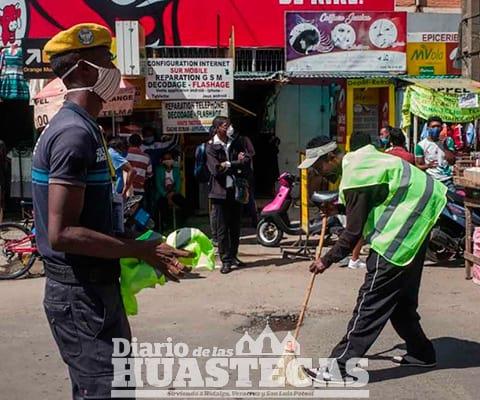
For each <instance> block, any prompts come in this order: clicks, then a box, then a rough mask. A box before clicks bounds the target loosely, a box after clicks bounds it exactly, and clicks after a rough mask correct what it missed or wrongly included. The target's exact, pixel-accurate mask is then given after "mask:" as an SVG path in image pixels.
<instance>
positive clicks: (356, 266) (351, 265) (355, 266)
mask: <svg viewBox="0 0 480 400" xmlns="http://www.w3.org/2000/svg"><path fill="white" fill-rule="evenodd" d="M366 267H367V264H365V263H364V262H363V261H362V260H360V259H358V260H357V261H353V260H352V259H350V261H349V262H348V268H350V269H359V268H366Z"/></svg>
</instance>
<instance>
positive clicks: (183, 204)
mask: <svg viewBox="0 0 480 400" xmlns="http://www.w3.org/2000/svg"><path fill="white" fill-rule="evenodd" d="M172 201H173V204H175V207H177V209H176V210H175V212H176V216H177V217H178V222H179V224H183V223H184V222H185V220H186V219H187V218H188V216H189V215H190V214H191V212H190V204H189V203H188V201H187V199H185V197H183V196H182V195H181V194H180V193H175V194H174V195H173V197H172ZM158 209H159V212H160V227H161V229H162V231H163V232H164V231H165V230H166V229H167V228H168V224H169V222H172V223H171V225H172V226H173V209H172V208H171V207H170V205H169V204H168V199H167V198H166V197H160V198H159V200H158ZM175 228H177V229H178V228H179V227H178V226H177V227H175Z"/></svg>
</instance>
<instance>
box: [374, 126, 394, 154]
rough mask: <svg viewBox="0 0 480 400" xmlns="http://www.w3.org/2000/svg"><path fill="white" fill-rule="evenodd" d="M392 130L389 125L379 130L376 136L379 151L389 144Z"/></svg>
mask: <svg viewBox="0 0 480 400" xmlns="http://www.w3.org/2000/svg"><path fill="white" fill-rule="evenodd" d="M392 130H393V128H392V127H391V126H390V125H385V126H384V127H383V128H382V129H380V134H379V135H378V141H379V142H380V149H381V150H385V149H386V148H387V147H388V145H389V143H390V134H391V133H392Z"/></svg>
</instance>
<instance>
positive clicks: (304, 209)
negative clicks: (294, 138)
mask: <svg viewBox="0 0 480 400" xmlns="http://www.w3.org/2000/svg"><path fill="white" fill-rule="evenodd" d="M303 160H305V154H300V163H302V162H303ZM300 185H301V187H300V191H301V193H302V202H301V208H300V210H301V221H302V229H303V231H304V232H305V234H306V235H308V234H309V233H310V232H309V231H310V210H309V209H308V169H302V170H301V180H300Z"/></svg>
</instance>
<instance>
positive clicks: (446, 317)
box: [0, 237, 480, 400]
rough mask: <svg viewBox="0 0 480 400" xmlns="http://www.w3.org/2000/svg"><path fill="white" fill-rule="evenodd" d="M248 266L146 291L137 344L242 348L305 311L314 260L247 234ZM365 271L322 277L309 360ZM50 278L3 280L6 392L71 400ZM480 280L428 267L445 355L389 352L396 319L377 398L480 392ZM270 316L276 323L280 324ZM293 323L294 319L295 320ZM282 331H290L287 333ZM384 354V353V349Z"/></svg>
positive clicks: (429, 312) (428, 299)
mask: <svg viewBox="0 0 480 400" xmlns="http://www.w3.org/2000/svg"><path fill="white" fill-rule="evenodd" d="M242 242H243V244H242V247H241V258H242V259H244V260H245V261H247V262H249V263H250V266H249V267H248V268H244V269H242V270H238V271H233V272H232V273H231V274H230V275H227V276H224V275H221V274H220V273H219V271H218V270H217V271H214V272H207V271H201V272H199V273H198V274H194V275H193V276H191V277H190V279H186V280H184V281H183V282H182V283H181V284H174V283H169V284H167V285H166V286H164V287H161V288H157V289H155V290H150V289H149V290H145V291H144V292H143V293H141V294H140V295H139V296H138V300H139V314H138V315H137V316H135V317H132V318H131V325H132V329H133V333H134V336H136V337H137V338H138V341H139V342H160V343H162V342H165V341H166V338H167V337H172V338H173V342H175V343H178V342H183V343H187V344H188V345H189V347H190V348H192V349H193V348H194V347H197V346H203V347H204V348H213V347H218V348H234V347H235V343H236V342H237V341H238V340H239V339H240V337H241V336H242V334H243V332H244V331H245V330H249V333H251V335H252V336H255V335H256V334H258V333H260V331H261V330H262V328H263V326H264V323H265V321H266V318H267V316H270V317H271V321H273V322H275V316H277V317H278V316H288V315H290V314H296V313H298V310H299V307H300V305H301V303H302V300H303V294H304V290H305V287H306V285H307V283H308V280H309V273H308V270H307V265H308V263H306V262H297V261H288V260H282V258H281V256H280V251H279V250H278V249H273V250H272V249H265V248H262V247H259V246H257V245H255V244H254V238H251V237H250V238H245V239H243V240H242ZM363 276H364V271H362V270H355V271H353V270H348V269H346V268H340V267H338V266H335V267H332V268H331V269H330V270H329V271H327V272H326V273H325V274H324V275H322V276H319V278H318V279H317V282H316V286H315V290H314V293H313V295H312V299H311V305H310V308H309V313H308V314H307V317H306V320H305V324H304V326H303V328H302V331H301V336H300V343H301V353H302V357H314V358H318V357H328V355H329V352H330V350H331V349H332V347H333V346H334V345H335V344H336V342H337V341H338V340H339V339H340V338H341V336H342V335H344V334H345V332H346V324H347V322H348V320H349V318H350V316H351V312H352V310H353V307H354V304H355V301H356V296H357V290H358V287H359V286H360V285H361V283H362V280H363ZM44 284H45V279H44V278H35V279H22V280H16V281H6V282H3V281H2V282H0V321H1V322H0V399H9V400H16V399H19V400H20V399H22V400H23V399H48V400H60V399H62V400H63V399H68V398H70V397H69V396H70V383H69V380H68V374H67V370H66V368H65V366H64V365H63V363H62V361H61V359H60V356H59V354H58V351H57V348H56V346H55V345H54V342H53V339H52V337H51V334H50V331H49V328H48V325H47V322H46V320H45V316H44V313H43V308H42V296H43V287H44ZM479 299H480V287H479V286H476V285H474V284H473V283H472V282H471V281H466V280H465V279H464V272H463V269H462V268H461V267H458V266H457V267H453V266H445V267H441V266H427V267H426V268H425V272H424V278H423V284H422V290H421V299H420V314H421V315H422V324H423V327H424V329H425V331H426V332H427V334H428V336H429V337H431V338H432V340H433V342H434V345H435V347H436V349H437V353H438V366H437V368H435V369H433V370H419V369H415V368H412V369H408V368H407V369H405V368H404V369H401V368H397V367H394V366H393V364H392V363H391V362H390V361H389V360H388V357H387V356H391V355H395V354H401V350H399V349H398V348H397V349H394V350H392V351H388V352H387V353H384V352H385V351H386V350H389V349H392V348H394V347H395V346H398V345H401V344H402V342H401V340H400V339H399V338H398V337H397V335H396V334H395V332H394V331H393V329H392V328H391V326H390V325H388V326H387V327H386V328H385V330H384V332H383V333H382V334H381V336H380V337H379V338H378V340H377V342H376V343H375V345H374V346H373V347H372V348H371V349H370V351H369V353H368V354H369V355H370V356H371V357H370V360H369V367H368V370H369V373H370V383H369V384H368V385H367V387H366V389H368V390H369V395H370V398H371V399H422V400H429V399H431V400H443V399H445V400H447V399H448V400H450V399H465V400H467V399H472V400H473V399H478V398H479V387H478V385H479V379H478V377H479V376H480V343H479V342H480V306H479V305H480V301H479ZM273 322H272V323H273ZM287 322H288V321H287ZM278 335H279V337H283V336H284V335H285V332H280V333H279V334H278ZM379 353H384V354H379Z"/></svg>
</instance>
